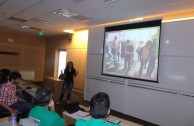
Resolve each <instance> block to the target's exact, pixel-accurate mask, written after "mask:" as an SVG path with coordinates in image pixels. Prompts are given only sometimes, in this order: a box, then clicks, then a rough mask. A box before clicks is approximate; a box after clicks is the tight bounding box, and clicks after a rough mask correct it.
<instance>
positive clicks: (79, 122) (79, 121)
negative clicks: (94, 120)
mask: <svg viewBox="0 0 194 126" xmlns="http://www.w3.org/2000/svg"><path fill="white" fill-rule="evenodd" d="M86 123H87V121H86V120H83V119H78V120H77V121H76V125H75V126H83V125H84V124H86Z"/></svg>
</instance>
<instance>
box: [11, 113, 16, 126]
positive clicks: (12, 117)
mask: <svg viewBox="0 0 194 126" xmlns="http://www.w3.org/2000/svg"><path fill="white" fill-rule="evenodd" d="M9 123H10V124H11V126H16V125H17V113H11V116H10V118H9Z"/></svg>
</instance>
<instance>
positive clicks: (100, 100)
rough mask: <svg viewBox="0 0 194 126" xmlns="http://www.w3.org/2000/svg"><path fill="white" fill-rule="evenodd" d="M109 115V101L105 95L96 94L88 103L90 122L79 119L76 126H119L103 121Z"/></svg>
mask: <svg viewBox="0 0 194 126" xmlns="http://www.w3.org/2000/svg"><path fill="white" fill-rule="evenodd" d="M108 114H110V100H109V96H108V95H107V94H106V93H97V94H96V95H94V96H93V97H92V99H91V101H90V115H91V116H92V118H91V119H90V120H83V119H79V120H77V121H76V126H120V125H119V124H110V123H107V122H106V121H105V119H106V117H107V116H108Z"/></svg>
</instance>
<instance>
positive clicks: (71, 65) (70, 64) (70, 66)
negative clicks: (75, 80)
mask: <svg viewBox="0 0 194 126" xmlns="http://www.w3.org/2000/svg"><path fill="white" fill-rule="evenodd" d="M66 68H74V66H73V62H72V61H68V62H67V66H66Z"/></svg>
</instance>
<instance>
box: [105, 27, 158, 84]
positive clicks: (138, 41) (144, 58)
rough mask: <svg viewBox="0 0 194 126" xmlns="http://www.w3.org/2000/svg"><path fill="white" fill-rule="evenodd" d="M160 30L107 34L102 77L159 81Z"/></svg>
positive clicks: (135, 30)
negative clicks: (110, 76) (105, 75)
mask: <svg viewBox="0 0 194 126" xmlns="http://www.w3.org/2000/svg"><path fill="white" fill-rule="evenodd" d="M159 35H160V26H154V27H146V28H137V29H127V30H117V31H107V32H105V40H104V41H105V42H104V55H103V71H102V74H107V75H114V76H120V77H127V78H132V79H142V80H150V81H157V75H158V53H159Z"/></svg>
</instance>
